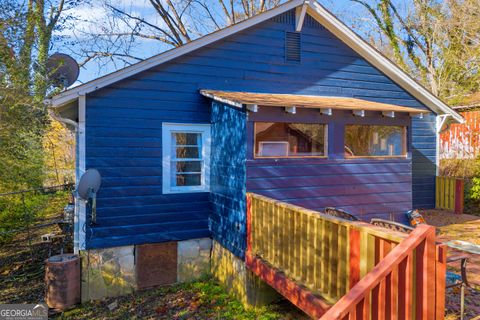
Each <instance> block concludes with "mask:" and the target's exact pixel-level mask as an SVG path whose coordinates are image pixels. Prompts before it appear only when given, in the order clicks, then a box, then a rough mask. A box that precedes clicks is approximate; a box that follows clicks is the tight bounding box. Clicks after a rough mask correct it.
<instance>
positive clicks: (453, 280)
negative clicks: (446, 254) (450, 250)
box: [447, 254, 470, 320]
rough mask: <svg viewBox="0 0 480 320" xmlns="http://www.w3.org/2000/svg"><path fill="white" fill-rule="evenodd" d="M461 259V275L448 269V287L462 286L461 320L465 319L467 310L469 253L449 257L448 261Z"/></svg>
mask: <svg viewBox="0 0 480 320" xmlns="http://www.w3.org/2000/svg"><path fill="white" fill-rule="evenodd" d="M455 261H460V275H458V274H456V273H454V272H450V271H447V289H448V288H454V287H460V320H463V314H464V312H465V287H469V286H470V285H469V284H468V280H467V262H468V255H466V254H460V255H458V256H452V257H450V258H448V259H447V263H448V262H455Z"/></svg>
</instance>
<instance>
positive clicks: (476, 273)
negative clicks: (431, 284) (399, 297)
mask: <svg viewBox="0 0 480 320" xmlns="http://www.w3.org/2000/svg"><path fill="white" fill-rule="evenodd" d="M422 214H423V216H424V217H425V220H426V221H427V223H428V224H430V225H433V226H436V227H437V232H438V240H439V241H441V242H448V241H451V240H463V241H468V242H472V243H474V244H478V245H480V217H479V216H474V215H468V214H462V215H458V214H454V213H453V212H451V211H446V210H428V211H425V212H423V213H422ZM459 254H466V253H465V252H461V251H458V250H455V249H452V248H448V256H449V257H450V256H455V255H459ZM467 255H468V256H469V258H468V263H467V279H468V281H469V282H470V285H471V288H467V290H466V294H465V315H466V316H465V319H480V255H475V254H467ZM447 267H448V270H449V271H452V272H455V273H457V274H460V262H459V261H456V262H451V263H449V264H448V265H447ZM446 306H447V319H448V320H453V319H460V317H459V311H460V289H459V288H451V289H447V298H446Z"/></svg>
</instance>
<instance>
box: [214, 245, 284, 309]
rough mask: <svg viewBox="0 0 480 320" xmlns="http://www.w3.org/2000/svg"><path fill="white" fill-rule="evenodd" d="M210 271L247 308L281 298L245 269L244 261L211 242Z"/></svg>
mask: <svg viewBox="0 0 480 320" xmlns="http://www.w3.org/2000/svg"><path fill="white" fill-rule="evenodd" d="M211 266H212V267H211V271H212V274H213V276H214V277H215V278H216V279H217V280H218V281H220V282H221V283H222V284H223V285H224V286H225V287H226V288H227V290H228V291H229V292H230V293H231V294H233V295H234V296H235V297H236V298H237V299H239V300H240V301H241V302H242V303H243V304H244V305H246V306H249V307H260V306H264V305H267V304H269V303H271V302H273V301H276V300H280V299H281V296H280V295H279V294H278V293H277V292H276V291H275V290H274V289H272V288H271V287H270V286H269V285H267V284H266V283H265V282H263V281H262V280H260V278H258V277H257V276H256V275H255V274H254V273H252V272H251V271H250V270H248V269H247V267H246V265H245V261H243V260H241V259H239V258H238V257H236V256H235V255H234V254H233V253H231V252H230V251H228V250H227V249H225V248H224V247H222V245H220V243H218V242H217V241H215V240H214V241H213V246H212V256H211Z"/></svg>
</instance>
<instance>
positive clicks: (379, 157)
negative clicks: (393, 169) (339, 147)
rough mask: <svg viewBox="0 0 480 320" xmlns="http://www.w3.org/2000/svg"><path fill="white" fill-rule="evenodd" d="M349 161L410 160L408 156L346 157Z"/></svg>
mask: <svg viewBox="0 0 480 320" xmlns="http://www.w3.org/2000/svg"><path fill="white" fill-rule="evenodd" d="M348 159H371V160H388V159H409V158H408V156H353V157H352V156H350V157H345V160H348Z"/></svg>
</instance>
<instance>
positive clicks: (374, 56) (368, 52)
mask: <svg viewBox="0 0 480 320" xmlns="http://www.w3.org/2000/svg"><path fill="white" fill-rule="evenodd" d="M304 4H308V9H307V12H308V13H309V14H310V15H311V16H312V17H313V18H315V19H316V20H317V21H318V22H319V23H320V24H322V25H323V26H324V27H325V28H327V29H328V30H329V31H330V32H332V33H333V34H334V35H335V36H337V37H338V38H339V39H340V40H342V41H343V42H344V43H345V44H347V45H348V46H349V47H350V48H352V49H353V50H355V51H356V52H357V53H358V54H359V55H361V56H362V57H363V58H365V59H366V60H367V61H368V62H370V63H371V64H372V65H373V66H375V67H377V68H378V69H379V70H381V71H382V72H383V73H385V74H386V75H387V76H388V77H390V78H391V79H392V80H393V81H394V82H396V83H397V84H398V85H400V86H401V87H402V88H403V89H405V90H406V91H408V92H409V93H410V94H411V95H412V96H414V97H415V98H417V99H418V100H420V101H421V102H422V103H423V104H425V105H426V106H427V107H429V108H430V109H431V110H433V111H435V112H436V113H438V114H448V115H451V116H452V118H453V119H454V120H455V121H458V122H460V123H463V122H464V120H463V117H462V116H461V115H460V114H458V113H457V112H455V111H454V110H453V109H451V108H450V107H449V106H448V105H446V104H445V103H444V102H442V101H441V100H440V99H439V98H437V97H436V96H435V95H433V94H432V93H431V92H430V91H428V90H427V89H425V88H424V87H422V86H421V85H420V84H419V83H418V82H416V81H415V80H414V79H412V78H411V77H410V76H408V75H407V74H406V73H405V72H404V71H403V70H401V69H400V68H399V67H398V66H396V65H395V64H394V63H393V62H392V61H390V60H389V59H388V58H386V57H385V56H383V55H382V54H381V53H380V52H379V51H377V50H376V49H375V48H374V47H372V46H371V45H370V44H368V43H367V42H366V41H364V40H363V39H362V38H361V37H360V36H358V35H357V34H356V33H355V32H353V31H352V30H351V29H350V28H349V27H347V26H346V25H345V24H344V23H342V22H341V21H340V20H338V19H337V18H336V17H335V16H334V15H333V14H332V13H330V12H329V11H328V10H326V9H325V8H324V7H323V6H322V5H320V4H319V3H317V2H316V1H308V0H292V1H289V2H287V3H285V4H283V5H281V6H278V7H276V8H274V9H271V10H269V11H266V12H264V13H262V14H259V15H256V16H254V17H252V18H250V19H247V20H244V21H242V22H240V23H238V24H235V25H233V26H230V27H228V28H225V29H222V30H219V31H216V32H213V33H211V34H208V35H206V36H204V37H201V38H199V39H197V40H194V41H192V42H190V43H187V44H185V45H183V46H181V47H178V48H174V49H171V50H168V51H166V52H163V53H161V54H159V55H156V56H153V57H151V58H149V59H146V60H144V61H141V62H139V63H136V64H134V65H132V66H129V67H126V68H124V69H121V70H118V71H116V72H113V73H110V74H108V75H106V76H103V77H100V78H98V79H95V80H92V81H90V82H87V83H85V84H83V85H80V86H78V87H75V88H72V89H70V90H67V91H64V92H62V93H60V94H58V95H56V96H54V97H53V98H52V99H50V101H49V102H50V103H51V105H52V106H54V107H56V106H61V105H64V104H66V103H68V102H71V101H73V100H75V99H77V98H78V96H79V95H85V94H88V93H90V92H93V91H95V90H98V89H100V88H103V87H106V86H108V85H110V84H112V83H115V82H117V81H120V80H122V79H125V78H128V77H130V76H132V75H135V74H137V73H139V72H142V71H145V70H148V69H150V68H152V67H155V66H158V65H160V64H162V63H164V62H167V61H169V60H172V59H175V58H177V57H179V56H182V55H184V54H187V53H189V52H191V51H193V50H196V49H199V48H201V47H203V46H206V45H209V44H211V43H213V42H215V41H218V40H221V39H223V38H225V37H228V36H230V35H232V34H235V33H237V32H240V31H242V30H245V29H247V28H250V27H252V26H254V25H256V24H258V23H261V22H263V21H266V20H268V19H270V18H273V17H275V16H277V15H279V14H282V13H284V12H286V11H289V10H291V9H294V8H296V7H299V6H302V5H304Z"/></svg>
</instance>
